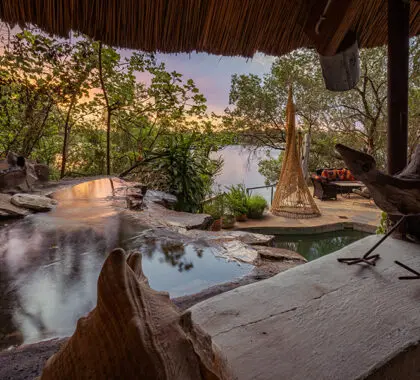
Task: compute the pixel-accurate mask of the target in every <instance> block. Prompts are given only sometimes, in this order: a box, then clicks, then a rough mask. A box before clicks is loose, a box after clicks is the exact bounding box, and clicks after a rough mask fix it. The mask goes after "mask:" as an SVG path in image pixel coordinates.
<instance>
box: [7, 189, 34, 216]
mask: <svg viewBox="0 0 420 380" xmlns="http://www.w3.org/2000/svg"><path fill="white" fill-rule="evenodd" d="M11 199H12V196H11V195H8V194H2V193H0V216H2V217H19V216H27V215H30V214H32V212H31V211H29V210H26V209H24V208H21V207H16V206H15V205H13V204H12V203H11V202H10V201H11Z"/></svg>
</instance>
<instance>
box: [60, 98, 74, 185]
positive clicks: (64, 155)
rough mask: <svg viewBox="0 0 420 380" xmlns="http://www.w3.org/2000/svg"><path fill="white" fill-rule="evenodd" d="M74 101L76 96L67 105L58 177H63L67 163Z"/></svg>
mask: <svg viewBox="0 0 420 380" xmlns="http://www.w3.org/2000/svg"><path fill="white" fill-rule="evenodd" d="M75 103H76V97H75V96H73V97H72V99H71V102H70V105H69V109H68V110H67V116H66V121H65V124H64V140H63V151H62V160H61V173H60V178H63V177H64V174H65V172H66V163H67V152H68V145H69V137H70V129H71V127H70V115H71V111H72V110H73V107H74V105H75Z"/></svg>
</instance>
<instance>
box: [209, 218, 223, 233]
mask: <svg viewBox="0 0 420 380" xmlns="http://www.w3.org/2000/svg"><path fill="white" fill-rule="evenodd" d="M221 229H222V219H217V220H215V221H214V222H213V224H212V225H211V230H212V231H220V230H221Z"/></svg>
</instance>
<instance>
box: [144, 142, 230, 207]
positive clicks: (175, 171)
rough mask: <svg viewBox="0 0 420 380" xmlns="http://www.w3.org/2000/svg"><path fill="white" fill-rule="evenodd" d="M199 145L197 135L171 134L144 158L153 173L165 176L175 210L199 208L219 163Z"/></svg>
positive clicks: (207, 192)
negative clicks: (176, 200) (175, 200)
mask: <svg viewBox="0 0 420 380" xmlns="http://www.w3.org/2000/svg"><path fill="white" fill-rule="evenodd" d="M200 144H201V141H200V138H199V135H197V134H173V135H170V136H167V137H166V138H165V139H164V141H162V145H161V147H159V149H158V150H156V151H155V152H153V153H152V154H150V155H149V156H148V158H147V159H145V161H144V162H145V163H146V164H147V165H148V166H149V168H151V170H152V173H153V174H154V175H155V176H160V177H162V176H164V177H165V181H166V185H167V190H168V191H169V192H170V193H172V194H174V195H176V196H177V198H178V203H177V205H176V209H177V210H182V211H187V212H197V211H199V209H200V207H201V203H202V202H203V200H204V199H205V196H206V195H207V194H209V193H210V189H211V185H212V178H213V176H215V175H216V174H217V173H218V172H219V170H220V169H221V166H222V164H223V162H222V161H221V160H212V159H210V158H209V156H208V151H207V150H206V149H203V147H202V146H201V145H200Z"/></svg>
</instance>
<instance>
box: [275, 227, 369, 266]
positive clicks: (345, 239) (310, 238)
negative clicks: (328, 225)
mask: <svg viewBox="0 0 420 380" xmlns="http://www.w3.org/2000/svg"><path fill="white" fill-rule="evenodd" d="M369 235H370V234H369V233H366V232H361V231H355V230H341V231H334V232H325V233H320V234H310V235H277V236H276V238H275V240H274V245H275V247H278V248H285V249H289V250H291V251H295V252H298V253H300V254H301V255H302V256H303V257H305V259H306V260H308V261H312V260H315V259H318V258H319V257H321V256H324V255H328V254H329V253H332V252H335V251H338V250H339V249H341V248H344V247H345V246H346V245H349V244H351V243H353V242H355V241H357V240H360V239H363V238H364V237H366V236H369Z"/></svg>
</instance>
